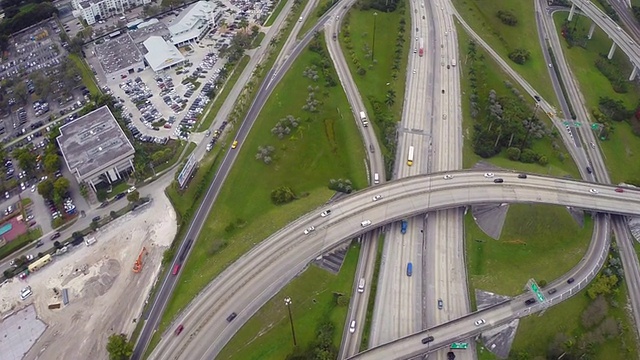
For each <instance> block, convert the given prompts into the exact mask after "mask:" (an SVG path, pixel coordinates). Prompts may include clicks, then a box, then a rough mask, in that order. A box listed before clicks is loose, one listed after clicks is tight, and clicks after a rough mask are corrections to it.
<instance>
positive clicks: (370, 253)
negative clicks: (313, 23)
mask: <svg viewBox="0 0 640 360" xmlns="http://www.w3.org/2000/svg"><path fill="white" fill-rule="evenodd" d="M341 5H342V6H341V7H339V8H338V9H336V13H335V14H334V16H333V17H332V18H331V19H330V20H328V21H327V22H326V23H325V26H324V32H325V41H326V46H327V49H328V52H329V56H330V58H331V60H332V61H333V64H334V67H335V69H336V73H337V74H338V79H339V80H340V84H341V85H342V88H343V89H344V91H345V94H346V96H347V100H348V101H349V104H350V105H351V112H352V115H353V119H354V121H355V122H356V126H357V127H358V130H359V131H360V134H361V136H362V139H363V142H364V146H365V149H366V151H367V155H368V160H369V161H368V162H367V164H368V172H369V184H371V185H374V186H375V185H377V184H383V183H385V182H386V175H385V168H384V159H383V157H382V151H381V149H380V145H379V144H378V140H377V138H376V134H375V132H374V131H373V119H372V118H371V116H366V118H367V120H366V121H367V122H368V123H369V124H368V126H364V123H363V121H362V119H361V116H360V112H364V113H365V114H366V113H367V110H366V107H365V105H364V101H363V100H362V97H361V96H360V93H359V91H358V87H357V86H356V84H355V81H354V80H353V77H352V75H351V71H350V70H349V67H348V65H347V61H346V60H345V57H344V54H343V52H342V48H341V47H340V43H339V41H338V36H339V34H340V26H341V19H343V18H344V15H345V14H346V13H347V12H348V11H349V9H350V7H351V6H352V5H353V2H352V1H347V2H343V3H342V4H341ZM376 174H377V175H376ZM379 234H380V233H379V231H377V230H376V231H372V232H370V233H367V234H364V235H362V237H361V243H362V248H361V250H360V256H359V258H358V267H357V269H356V276H355V278H354V286H353V288H352V294H351V302H350V304H349V311H348V313H347V318H346V320H345V323H344V329H343V332H342V342H341V346H340V352H339V354H338V358H340V359H343V358H346V357H349V356H351V355H354V354H356V353H357V352H358V351H359V350H360V342H361V340H362V335H363V333H362V332H363V329H364V324H365V321H366V315H367V305H368V303H369V296H370V295H371V291H370V290H371V281H372V279H373V273H374V269H375V264H376V257H377V254H378V252H377V250H378V237H379ZM361 279H362V280H361ZM360 281H364V284H365V285H364V289H359V288H358V283H359V282H360ZM352 321H355V322H356V328H355V331H354V332H351V331H349V327H350V325H351V322H352Z"/></svg>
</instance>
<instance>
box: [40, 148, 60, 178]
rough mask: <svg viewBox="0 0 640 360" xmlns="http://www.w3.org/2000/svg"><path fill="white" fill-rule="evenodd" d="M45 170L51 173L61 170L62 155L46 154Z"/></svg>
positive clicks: (43, 164) (44, 160)
mask: <svg viewBox="0 0 640 360" xmlns="http://www.w3.org/2000/svg"><path fill="white" fill-rule="evenodd" d="M42 166H43V167H44V172H45V173H47V174H49V175H51V174H53V173H55V172H56V171H58V170H60V157H59V156H58V155H57V154H51V153H49V154H46V155H45V156H44V158H43V160H42Z"/></svg>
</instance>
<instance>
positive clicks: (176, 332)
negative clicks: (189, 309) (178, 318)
mask: <svg viewBox="0 0 640 360" xmlns="http://www.w3.org/2000/svg"><path fill="white" fill-rule="evenodd" d="M183 329H184V325H182V324H180V325H178V327H177V328H176V331H175V334H176V336H177V335H180V333H181V332H182V330H183Z"/></svg>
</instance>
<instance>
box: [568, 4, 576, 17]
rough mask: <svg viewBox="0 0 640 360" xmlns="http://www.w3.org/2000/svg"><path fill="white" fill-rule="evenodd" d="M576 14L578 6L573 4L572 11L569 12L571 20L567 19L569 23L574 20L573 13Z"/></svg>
mask: <svg viewBox="0 0 640 360" xmlns="http://www.w3.org/2000/svg"><path fill="white" fill-rule="evenodd" d="M575 12H576V5H575V4H571V11H569V18H568V19H567V21H571V20H573V13H575Z"/></svg>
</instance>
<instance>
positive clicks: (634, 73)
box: [629, 65, 638, 81]
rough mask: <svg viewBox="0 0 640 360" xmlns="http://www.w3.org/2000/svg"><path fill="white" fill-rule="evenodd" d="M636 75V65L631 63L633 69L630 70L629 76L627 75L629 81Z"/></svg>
mask: <svg viewBox="0 0 640 360" xmlns="http://www.w3.org/2000/svg"><path fill="white" fill-rule="evenodd" d="M636 75H638V67H637V66H635V65H633V70H631V76H629V81H633V79H635V78H636Z"/></svg>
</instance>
